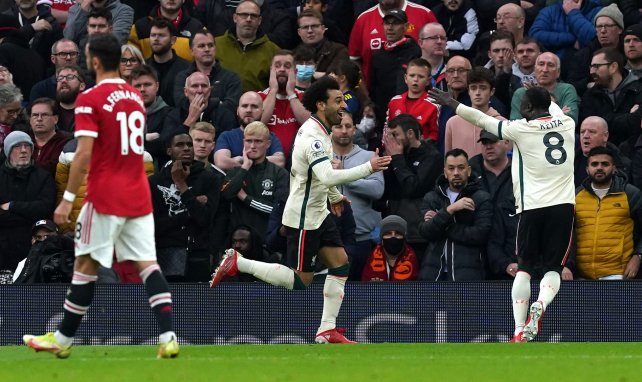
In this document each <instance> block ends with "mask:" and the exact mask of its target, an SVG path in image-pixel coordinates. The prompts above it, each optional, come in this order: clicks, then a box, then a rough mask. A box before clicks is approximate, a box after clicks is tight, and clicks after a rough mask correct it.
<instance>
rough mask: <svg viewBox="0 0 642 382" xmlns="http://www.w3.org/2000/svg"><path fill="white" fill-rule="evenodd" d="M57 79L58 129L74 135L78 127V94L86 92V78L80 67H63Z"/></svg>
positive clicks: (72, 65) (71, 65) (73, 65)
mask: <svg viewBox="0 0 642 382" xmlns="http://www.w3.org/2000/svg"><path fill="white" fill-rule="evenodd" d="M55 79H56V101H58V106H57V108H56V111H57V113H58V129H59V130H62V131H66V132H69V133H73V132H74V129H75V127H76V118H75V115H74V109H75V108H76V98H78V94H80V93H81V92H83V91H85V87H86V86H85V76H84V74H83V72H82V70H81V69H80V67H79V66H78V65H75V64H69V65H63V66H61V67H60V69H58V72H57V73H56V76H55Z"/></svg>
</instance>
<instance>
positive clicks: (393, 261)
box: [0, 0, 642, 283]
mask: <svg viewBox="0 0 642 382" xmlns="http://www.w3.org/2000/svg"><path fill="white" fill-rule="evenodd" d="M95 33H113V34H114V35H115V36H116V37H118V38H119V39H120V41H121V43H122V49H121V52H122V53H121V59H120V66H119V74H120V76H121V78H122V79H123V80H124V81H126V82H127V83H130V84H131V85H132V86H133V87H135V88H136V89H138V91H140V93H141V95H142V99H143V101H144V104H145V108H146V111H147V119H146V121H147V124H146V126H145V134H144V136H143V140H144V145H145V151H146V152H145V156H144V157H145V165H146V171H147V174H148V175H149V183H150V187H151V190H152V199H153V205H154V219H155V226H156V245H157V254H158V261H159V264H160V266H161V268H162V269H163V271H164V273H165V274H166V275H167V276H168V278H169V279H170V281H189V282H202V281H207V280H208V278H209V275H210V272H211V270H212V268H213V267H215V266H216V264H217V262H218V259H219V256H220V254H221V252H222V250H224V249H225V248H227V247H234V248H236V249H238V250H239V251H241V252H242V253H243V254H244V255H245V256H247V257H248V258H252V259H256V260H261V261H268V262H283V261H284V256H283V254H284V253H285V249H284V243H285V228H284V227H283V226H282V224H281V219H280V216H281V214H282V212H283V204H284V201H285V200H286V199H287V196H288V189H289V176H288V172H289V168H290V165H291V162H290V160H291V159H290V153H291V152H292V146H293V144H294V141H295V137H296V134H297V130H298V128H299V127H300V126H301V124H303V122H304V121H306V120H307V119H308V118H309V117H310V115H311V114H310V111H308V110H306V108H305V107H304V105H303V104H302V102H301V100H302V98H303V94H304V92H305V90H306V89H307V88H308V87H309V86H310V84H311V83H312V82H314V81H316V80H318V79H319V78H322V77H324V76H331V77H333V78H335V79H336V80H337V82H338V83H339V85H340V87H341V91H342V92H343V94H344V100H345V104H346V106H347V108H346V110H345V111H344V112H343V114H342V119H341V123H340V124H339V125H336V126H328V127H327V128H328V129H329V130H331V132H332V144H333V151H334V155H333V158H331V159H332V163H333V166H334V167H335V168H352V167H355V166H358V165H360V164H362V163H364V162H366V161H368V160H369V159H370V158H371V157H372V156H373V155H374V152H375V151H376V150H379V152H380V153H386V154H387V155H391V156H392V162H391V165H390V167H389V169H388V170H386V171H384V172H383V173H375V174H372V175H371V176H369V177H366V178H364V179H361V180H358V181H355V182H352V183H349V184H345V185H341V186H340V187H339V191H340V192H341V193H342V194H344V195H346V196H347V197H348V199H349V200H350V201H351V205H350V206H349V208H347V209H346V211H345V213H344V214H343V215H342V216H341V217H337V218H336V219H337V226H338V228H339V230H340V231H341V237H342V239H343V241H344V245H345V248H346V251H347V253H348V255H349V257H350V262H351V266H352V268H351V271H350V280H353V281H375V280H376V281H387V280H390V281H405V280H429V281H446V280H448V281H469V280H506V279H508V280H509V279H512V278H513V277H515V274H516V270H517V257H516V253H515V235H516V232H517V224H518V218H519V215H516V213H515V202H514V197H513V193H512V182H511V172H512V171H519V169H516V168H511V157H512V146H511V143H510V142H508V141H505V140H501V139H499V138H498V137H497V136H495V135H493V134H490V133H488V132H485V131H483V130H481V129H480V128H479V127H477V126H474V125H472V124H470V123H468V122H466V121H464V120H463V119H461V118H460V117H457V116H456V115H455V113H454V110H451V109H450V108H448V107H447V106H444V107H440V106H438V105H436V104H435V103H433V102H432V101H431V99H430V98H429V96H428V93H427V90H428V89H429V88H431V87H435V88H439V89H442V90H445V91H448V92H450V93H451V95H452V96H453V97H454V98H456V99H457V100H458V101H460V102H461V103H463V104H465V105H469V106H472V107H473V108H476V109H478V110H481V111H482V112H484V113H486V114H488V115H489V116H492V117H494V118H497V119H498V120H507V119H520V118H522V116H521V114H520V103H521V99H522V97H523V95H524V92H525V90H526V89H528V88H530V87H533V86H540V87H543V88H545V89H547V90H548V91H549V92H550V94H551V96H552V98H553V101H554V102H556V103H557V104H558V105H559V107H560V108H561V109H562V110H563V112H564V113H565V114H567V115H568V116H570V117H571V118H572V119H573V120H574V121H575V122H576V137H577V139H576V151H575V153H574V164H575V183H576V186H577V187H578V188H577V211H576V227H575V235H576V237H577V240H576V242H577V246H576V247H574V248H571V249H570V250H571V256H570V260H569V262H568V263H567V264H566V267H565V268H564V271H563V273H562V278H563V279H565V280H572V279H576V278H583V279H623V278H624V279H630V278H636V277H638V276H637V275H638V270H639V267H640V262H641V261H640V257H641V256H642V200H641V197H642V194H641V193H640V190H639V188H640V187H642V136H641V134H640V132H642V130H641V129H642V122H641V117H642V107H641V106H642V7H640V6H639V2H635V1H630V0H617V1H615V2H614V1H612V0H549V1H544V0H532V1H531V0H522V1H510V0H502V1H498V2H497V1H495V2H487V1H481V0H441V1H440V0H415V1H411V0H355V1H343V0H135V1H134V0H78V1H69V0H0V162H1V163H0V283H10V282H11V281H12V278H13V279H14V280H18V281H17V282H21V283H24V282H64V281H68V280H67V279H68V272H69V269H68V262H69V251H70V244H69V240H67V239H69V238H70V237H73V236H74V234H75V232H74V230H75V227H74V224H73V222H72V223H71V224H68V225H62V226H60V227H58V226H55V224H54V223H53V222H52V221H51V220H50V219H51V218H52V213H53V210H54V207H55V205H56V201H59V200H60V199H61V197H62V193H63V191H64V190H65V187H66V181H67V177H68V174H69V167H70V165H73V156H74V151H75V148H76V140H75V139H74V137H73V131H74V128H75V122H74V108H75V104H76V97H77V96H78V94H80V93H81V92H83V91H86V90H88V89H91V88H92V87H93V86H95V85H96V84H95V80H94V78H93V75H92V73H91V71H90V70H88V68H87V63H86V62H85V46H86V44H87V41H88V39H90V38H91V36H92V35H93V34H95ZM115 128H116V127H115ZM548 144H549V145H551V150H555V147H556V146H554V142H548ZM571 154H572V153H571ZM542 155H547V154H546V153H545V152H542ZM564 158H566V157H564ZM525 192H528V191H527V190H526V191H525ZM83 195H84V191H83V190H82V189H81V192H80V193H79V195H78V196H79V198H78V199H77V201H76V202H75V205H74V212H73V213H72V219H74V218H75V217H76V216H77V213H78V210H79V208H80V205H81V204H82V197H83ZM131 197H132V198H136V197H137V196H136V195H132V196H131ZM61 237H62V238H65V239H61ZM42 242H45V243H47V244H46V245H45V244H42ZM576 255H577V256H576ZM38 256H43V257H42V258H40V257H38ZM51 259H53V260H51ZM41 267H48V268H47V270H45V271H44V272H45V273H43V269H39V268H41ZM115 271H116V272H115V274H112V273H106V274H104V275H103V276H102V277H103V278H104V280H119V279H120V281H121V282H136V281H138V280H136V277H131V275H132V274H135V272H130V270H129V269H128V264H126V263H125V264H117V265H116V266H115ZM323 271H324V270H323V269H321V268H320V269H318V272H319V274H323ZM47 272H48V273H47ZM237 281H253V279H252V278H241V279H239V280H237Z"/></svg>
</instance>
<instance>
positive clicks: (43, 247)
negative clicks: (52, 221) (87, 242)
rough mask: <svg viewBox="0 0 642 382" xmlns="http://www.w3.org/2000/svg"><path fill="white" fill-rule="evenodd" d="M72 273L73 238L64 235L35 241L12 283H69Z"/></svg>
mask: <svg viewBox="0 0 642 382" xmlns="http://www.w3.org/2000/svg"><path fill="white" fill-rule="evenodd" d="M73 273H74V240H73V239H72V238H71V237H69V236H65V235H56V236H52V237H50V238H48V239H46V240H43V241H37V242H35V243H34V244H33V245H32V246H31V250H30V251H29V254H28V255H27V258H26V259H25V264H24V267H23V268H22V271H21V272H20V275H19V276H18V278H17V279H16V281H14V284H34V283H69V282H71V277H72V276H73Z"/></svg>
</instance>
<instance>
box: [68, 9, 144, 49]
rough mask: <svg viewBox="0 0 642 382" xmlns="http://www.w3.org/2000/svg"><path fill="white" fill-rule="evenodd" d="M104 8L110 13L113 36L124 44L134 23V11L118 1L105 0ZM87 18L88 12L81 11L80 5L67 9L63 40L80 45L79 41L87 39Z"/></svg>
mask: <svg viewBox="0 0 642 382" xmlns="http://www.w3.org/2000/svg"><path fill="white" fill-rule="evenodd" d="M105 8H107V9H108V10H109V11H110V12H111V16H112V20H113V33H114V35H115V36H116V37H117V38H118V40H120V42H121V43H122V44H125V43H126V42H127V38H128V37H129V31H130V30H131V29H132V24H133V23H134V9H132V7H130V6H129V5H125V4H123V3H121V2H120V0H106V2H105ZM88 16H89V12H85V11H84V10H82V9H81V8H80V4H78V3H76V4H74V5H72V6H71V8H69V16H68V18H67V24H65V29H64V30H63V32H62V33H63V35H64V36H65V38H68V39H70V40H73V41H75V42H76V43H77V44H80V41H81V40H84V39H85V38H86V37H87V17H88ZM81 45H83V44H81ZM83 46H84V45H83Z"/></svg>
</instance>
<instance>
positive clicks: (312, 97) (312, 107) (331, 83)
mask: <svg viewBox="0 0 642 382" xmlns="http://www.w3.org/2000/svg"><path fill="white" fill-rule="evenodd" d="M328 90H341V89H340V88H339V83H338V82H337V81H336V80H335V79H334V78H332V77H329V76H323V77H321V78H320V79H319V80H318V81H316V82H314V83H313V84H312V85H311V86H310V87H309V88H308V90H306V91H305V94H303V100H302V101H301V103H303V106H304V107H305V108H306V109H307V110H308V111H309V112H310V113H313V114H314V113H316V112H317V102H327V101H328Z"/></svg>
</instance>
